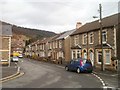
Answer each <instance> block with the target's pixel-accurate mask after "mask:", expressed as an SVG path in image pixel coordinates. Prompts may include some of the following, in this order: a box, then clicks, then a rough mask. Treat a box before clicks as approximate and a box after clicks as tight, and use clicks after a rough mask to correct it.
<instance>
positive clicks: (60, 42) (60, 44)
mask: <svg viewBox="0 0 120 90" xmlns="http://www.w3.org/2000/svg"><path fill="white" fill-rule="evenodd" d="M59 48H62V41H61V40H59Z"/></svg>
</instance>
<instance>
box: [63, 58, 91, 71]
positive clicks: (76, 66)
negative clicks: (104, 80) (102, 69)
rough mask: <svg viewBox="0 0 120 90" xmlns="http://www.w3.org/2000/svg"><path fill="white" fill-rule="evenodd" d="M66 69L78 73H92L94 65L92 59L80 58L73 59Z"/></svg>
mask: <svg viewBox="0 0 120 90" xmlns="http://www.w3.org/2000/svg"><path fill="white" fill-rule="evenodd" d="M65 70H66V71H69V70H71V71H76V72H77V73H80V72H88V73H92V71H93V67H92V63H91V61H90V60H87V59H84V58H78V59H76V60H71V61H70V63H69V64H67V65H66V66H65Z"/></svg>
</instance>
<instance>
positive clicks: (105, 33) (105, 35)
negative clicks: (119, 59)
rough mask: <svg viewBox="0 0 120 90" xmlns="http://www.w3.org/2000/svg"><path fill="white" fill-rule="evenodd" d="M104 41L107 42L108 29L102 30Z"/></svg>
mask: <svg viewBox="0 0 120 90" xmlns="http://www.w3.org/2000/svg"><path fill="white" fill-rule="evenodd" d="M102 42H103V43H106V42H107V31H103V32H102Z"/></svg>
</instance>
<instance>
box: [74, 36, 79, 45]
mask: <svg viewBox="0 0 120 90" xmlns="http://www.w3.org/2000/svg"><path fill="white" fill-rule="evenodd" d="M74 44H75V46H76V45H78V44H79V35H75V36H74Z"/></svg>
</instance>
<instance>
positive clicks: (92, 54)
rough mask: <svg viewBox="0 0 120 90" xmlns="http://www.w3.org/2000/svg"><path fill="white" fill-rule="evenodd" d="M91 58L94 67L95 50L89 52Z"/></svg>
mask: <svg viewBox="0 0 120 90" xmlns="http://www.w3.org/2000/svg"><path fill="white" fill-rule="evenodd" d="M89 58H90V60H91V63H92V65H93V66H94V52H93V50H89Z"/></svg>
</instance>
